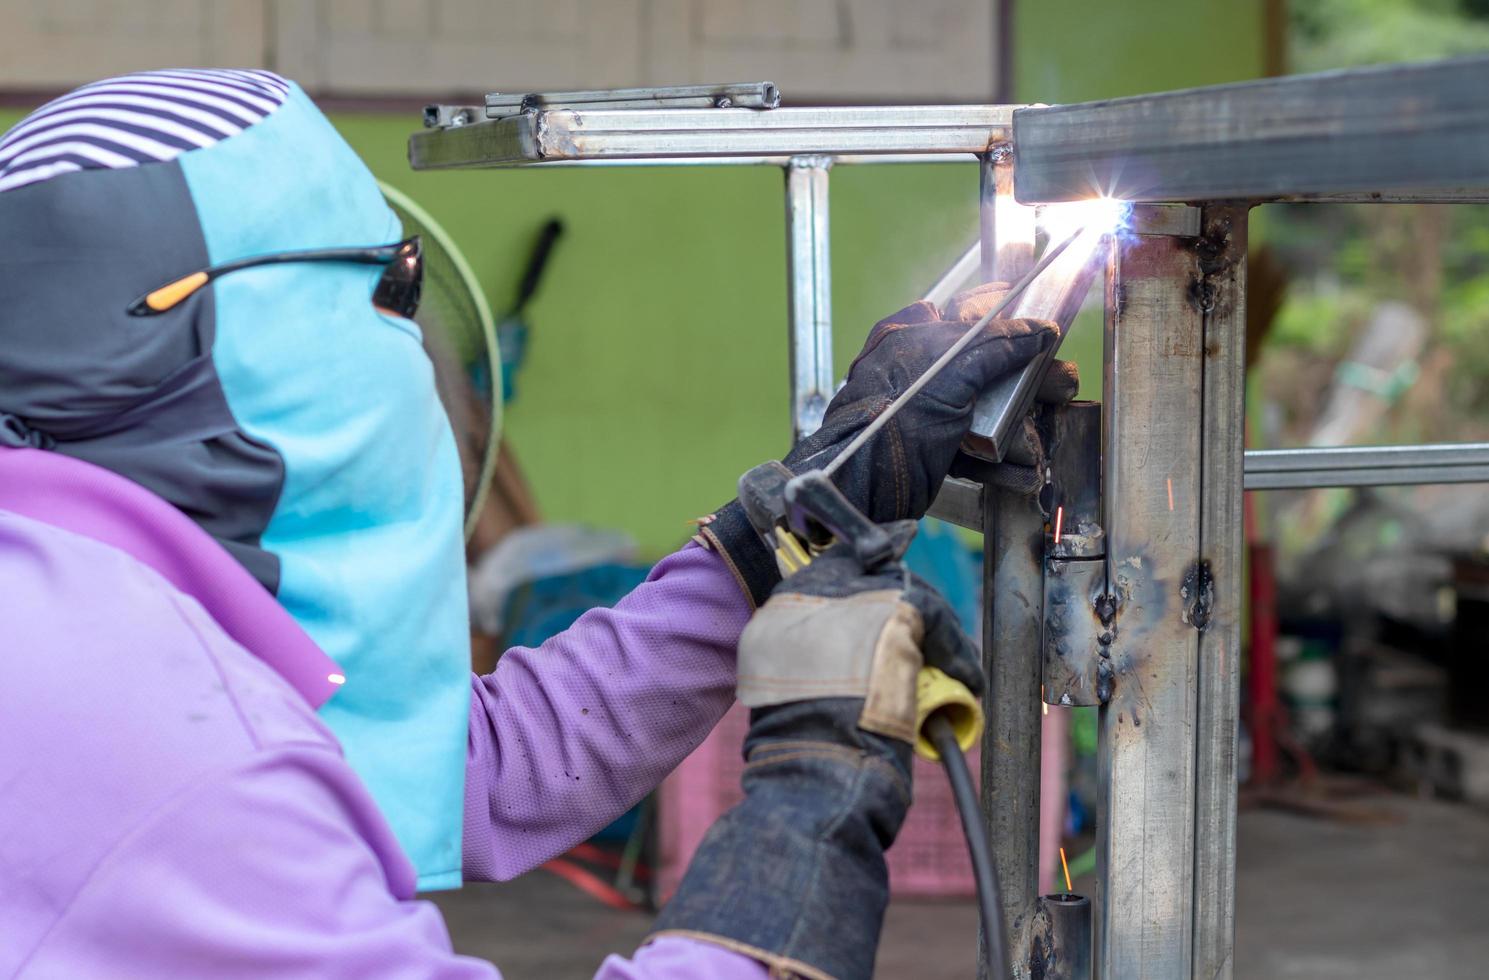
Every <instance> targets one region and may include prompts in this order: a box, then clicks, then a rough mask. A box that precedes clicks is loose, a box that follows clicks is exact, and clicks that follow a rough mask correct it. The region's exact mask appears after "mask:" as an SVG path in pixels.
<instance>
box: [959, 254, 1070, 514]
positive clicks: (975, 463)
mask: <svg viewBox="0 0 1489 980" xmlns="http://www.w3.org/2000/svg"><path fill="white" fill-rule="evenodd" d="M1007 292H1008V284H1007V283H1004V282H991V283H987V284H985V285H982V286H978V287H976V288H974V289H969V290H966V291H965V292H961V293H958V294H957V295H955V296H953V297H952V298H951V300H950V301H949V302H948V303H947V304H946V309H945V311H944V316H945V317H946V319H948V320H957V321H959V322H961V323H965V324H968V325H971V324H973V323H976V322H977V321H978V320H980V319H982V316H983V314H985V313H986V312H987V311H988V310H990V309H991V308H992V307H993V305H994V304H996V303H998V302H999V301H1001V300H1002V299H1003V297H1004V296H1005V295H1006V294H1007ZM1080 383H1081V380H1080V372H1079V371H1078V370H1077V369H1076V366H1075V363H1074V362H1072V361H1060V360H1056V361H1053V362H1051V364H1050V366H1049V369H1048V370H1047V371H1046V372H1045V375H1044V377H1043V378H1042V379H1041V380H1040V383H1039V388H1038V390H1037V391H1036V392H1035V393H1034V403H1035V405H1036V406H1055V405H1064V404H1066V403H1067V402H1069V401H1070V400H1071V399H1073V398H1075V395H1076V392H1077V391H1078V390H1079V389H1080ZM951 474H952V475H953V476H964V477H967V478H968V479H972V480H976V481H977V482H978V483H989V484H993V485H994V486H999V487H1002V488H1004V489H1005V490H1012V491H1014V492H1015V493H1020V494H1026V495H1030V496H1032V495H1034V494H1037V493H1038V492H1039V491H1040V490H1041V489H1043V487H1044V485H1045V483H1046V481H1047V480H1048V477H1049V457H1048V455H1047V454H1046V452H1045V446H1044V438H1043V436H1041V435H1040V431H1039V425H1038V423H1037V422H1036V421H1035V418H1034V415H1033V414H1030V415H1026V416H1024V418H1023V419H1022V420H1021V425H1020V428H1019V430H1018V431H1017V432H1015V433H1013V438H1012V439H1010V440H1009V444H1008V449H1007V451H1006V452H1005V454H1004V456H1003V461H1002V462H1001V463H989V462H986V461H984V460H980V459H976V458H974V457H972V456H965V455H964V456H958V457H957V458H956V460H955V462H953V463H952V467H951Z"/></svg>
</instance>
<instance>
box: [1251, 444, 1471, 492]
mask: <svg viewBox="0 0 1489 980" xmlns="http://www.w3.org/2000/svg"><path fill="white" fill-rule="evenodd" d="M1479 482H1489V443H1486V442H1478V443H1460V444H1452V443H1446V444H1438V445H1428V446H1339V447H1333V448H1327V449H1267V450H1257V451H1252V452H1248V453H1247V454H1246V489H1247V490H1294V489H1306V488H1312V487H1361V486H1401V485H1412V484H1428V483H1479Z"/></svg>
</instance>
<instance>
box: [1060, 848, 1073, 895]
mask: <svg viewBox="0 0 1489 980" xmlns="http://www.w3.org/2000/svg"><path fill="white" fill-rule="evenodd" d="M1060 867H1061V868H1063V869H1064V871H1065V894H1067V895H1069V894H1071V893H1073V892H1074V891H1075V887H1074V886H1073V885H1071V883H1070V865H1068V864H1066V863H1065V848H1063V847H1062V848H1060Z"/></svg>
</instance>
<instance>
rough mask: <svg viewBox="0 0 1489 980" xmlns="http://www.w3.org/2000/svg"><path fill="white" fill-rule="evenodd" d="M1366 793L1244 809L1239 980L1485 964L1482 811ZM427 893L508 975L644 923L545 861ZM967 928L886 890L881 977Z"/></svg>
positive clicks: (622, 935)
mask: <svg viewBox="0 0 1489 980" xmlns="http://www.w3.org/2000/svg"><path fill="white" fill-rule="evenodd" d="M1372 806H1373V807H1377V808H1378V809H1382V810H1384V811H1385V812H1386V813H1388V814H1389V815H1390V816H1392V817H1393V818H1394V821H1393V822H1390V823H1384V824H1379V825H1368V826H1365V825H1352V824H1340V823H1336V822H1328V821H1325V820H1321V819H1319V818H1315V817H1306V816H1299V815H1296V814H1292V813H1284V812H1278V811H1272V810H1256V811H1250V812H1243V813H1242V814H1241V818H1240V831H1239V834H1240V844H1239V852H1240V861H1239V868H1238V870H1237V885H1236V893H1237V897H1236V971H1235V976H1236V978H1237V980H1289V978H1307V980H1332V978H1336V977H1337V978H1346V977H1347V978H1350V980H1376V978H1379V980H1401V978H1407V980H1481V978H1484V977H1489V813H1485V812H1484V811H1482V810H1475V809H1471V808H1469V807H1466V806H1460V805H1453V804H1447V803H1439V802H1432V801H1423V800H1416V799H1411V798H1408V797H1399V796H1394V797H1382V798H1378V799H1374V800H1372ZM1081 887H1082V886H1081V883H1079V882H1077V888H1078V889H1080V888H1081ZM1087 890H1089V888H1087ZM436 898H437V901H438V904H439V905H440V907H441V908H442V909H443V910H444V913H445V917H446V919H447V921H448V922H449V926H450V932H451V935H452V936H453V938H454V942H455V947H456V949H458V950H459V951H461V952H463V953H467V954H470V955H474V956H483V957H486V958H488V959H490V960H492V961H493V962H495V963H496V964H497V965H498V966H500V967H501V969H502V971H503V973H504V975H505V976H506V977H507V978H508V980H539V978H543V980H555V978H557V980H562V978H569V977H574V978H579V977H588V976H590V975H592V974H593V972H594V970H595V968H596V967H597V966H598V965H599V963H600V961H601V960H602V959H604V957H605V956H606V954H608V953H622V954H625V953H629V952H630V951H631V950H633V949H634V948H635V947H636V944H637V942H639V941H640V940H641V939H642V937H644V936H645V935H646V932H647V926H648V921H649V919H648V917H647V916H646V915H643V914H640V913H628V912H620V911H615V910H612V909H608V908H605V907H604V906H602V905H600V904H599V903H597V902H595V901H594V900H593V899H591V898H589V897H587V896H585V895H583V894H581V893H580V892H578V891H577V890H575V889H574V888H573V887H572V886H570V885H568V884H567V883H565V882H563V881H560V880H559V879H557V878H555V877H553V876H551V875H549V874H546V873H544V872H537V873H534V874H531V875H528V876H526V877H524V878H521V879H519V880H517V881H514V882H510V883H508V884H504V885H478V886H467V887H466V888H465V889H464V890H462V891H460V892H452V893H446V894H443V895H440V896H437V897H436ZM976 936H977V923H976V913H975V909H974V908H973V907H972V906H971V905H970V904H969V903H965V902H945V903H941V902H935V903H931V902H899V903H895V904H893V905H892V906H891V907H890V911H889V916H888V920H887V922H886V925H885V933H884V939H883V942H882V944H881V947H880V951H879V965H878V971H877V975H878V976H879V977H885V978H901V977H914V978H915V980H953V978H955V980H963V978H967V977H972V976H975V973H976V971H975V969H974V966H973V963H972V957H973V956H974V955H975V949H976Z"/></svg>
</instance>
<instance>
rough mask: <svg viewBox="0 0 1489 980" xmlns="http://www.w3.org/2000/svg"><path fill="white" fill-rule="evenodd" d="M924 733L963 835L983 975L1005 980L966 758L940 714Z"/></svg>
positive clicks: (1003, 949)
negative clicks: (969, 863) (974, 894)
mask: <svg viewBox="0 0 1489 980" xmlns="http://www.w3.org/2000/svg"><path fill="white" fill-rule="evenodd" d="M925 733H926V735H927V736H928V737H929V738H930V740H931V744H932V745H934V746H935V747H936V752H937V753H938V754H939V755H940V756H941V765H942V766H944V767H945V768H946V778H947V780H948V781H949V782H950V783H951V795H952V798H953V799H954V800H955V801H956V811H957V815H958V816H959V817H961V818H962V831H963V832H964V833H965V834H966V835H967V851H968V852H969V853H970V854H971V856H972V877H973V878H974V879H975V880H976V882H977V910H978V913H979V915H980V917H981V919H982V950H983V959H984V966H985V967H986V973H985V975H986V976H987V977H988V978H989V980H1007V978H1009V977H1011V976H1013V974H1012V972H1010V970H1009V962H1008V938H1007V937H1006V936H1005V935H1004V934H1003V900H1002V897H1001V896H1000V895H999V890H998V869H997V868H996V867H994V865H993V854H992V851H991V850H990V849H989V848H988V842H987V836H986V834H985V833H984V831H983V826H982V808H981V807H979V806H978V804H977V789H976V788H975V787H974V786H973V785H972V773H971V772H970V771H969V770H968V769H967V757H966V756H964V755H963V754H962V747H961V746H960V745H959V744H957V738H956V730H955V729H954V728H953V727H952V724H951V722H950V721H949V720H948V719H947V718H946V716H945V715H944V714H942V713H939V712H938V713H936V714H933V715H931V716H930V717H929V718H927V719H926V722H925Z"/></svg>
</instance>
